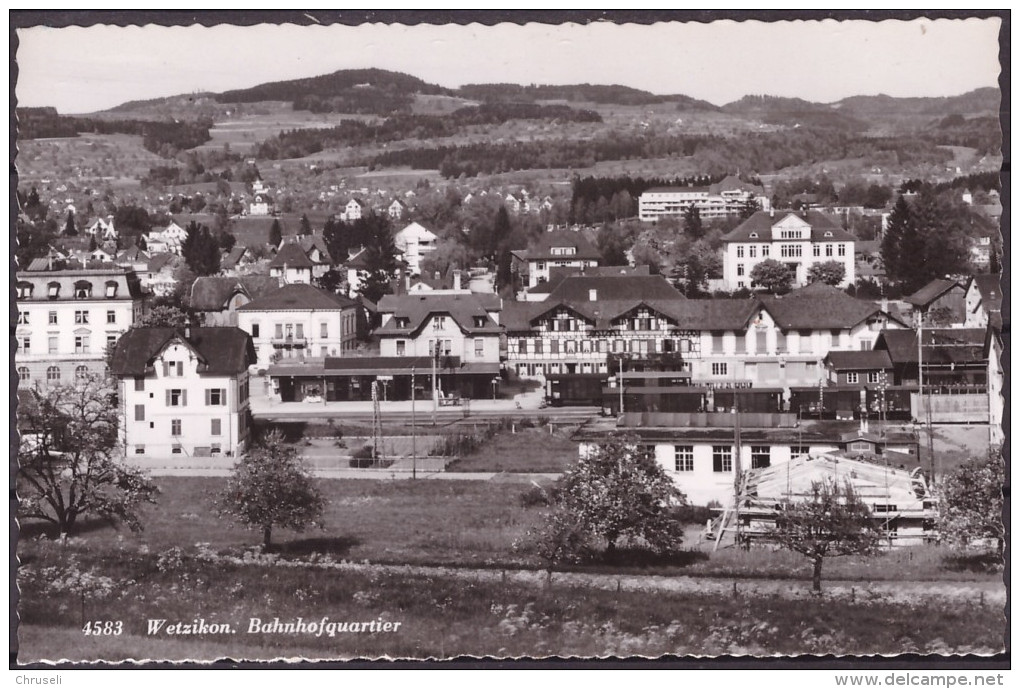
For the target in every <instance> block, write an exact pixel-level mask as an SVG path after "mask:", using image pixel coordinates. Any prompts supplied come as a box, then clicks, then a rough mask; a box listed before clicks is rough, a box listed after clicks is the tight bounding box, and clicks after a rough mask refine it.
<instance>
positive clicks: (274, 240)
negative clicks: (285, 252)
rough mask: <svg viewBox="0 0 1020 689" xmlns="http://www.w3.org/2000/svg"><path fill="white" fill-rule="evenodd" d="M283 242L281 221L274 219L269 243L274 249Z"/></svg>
mask: <svg viewBox="0 0 1020 689" xmlns="http://www.w3.org/2000/svg"><path fill="white" fill-rule="evenodd" d="M282 241H283V230H282V229H280V220H279V219H278V218H273V226H272V227H270V228H269V243H270V244H272V245H273V246H274V247H278V246H280V242H282Z"/></svg>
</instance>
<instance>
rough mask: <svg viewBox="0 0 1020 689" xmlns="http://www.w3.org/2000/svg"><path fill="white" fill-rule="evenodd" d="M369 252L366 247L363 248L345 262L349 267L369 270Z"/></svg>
mask: <svg viewBox="0 0 1020 689" xmlns="http://www.w3.org/2000/svg"><path fill="white" fill-rule="evenodd" d="M367 253H368V252H367V250H366V249H362V250H361V251H359V252H358V253H356V254H354V255H353V256H351V257H350V258H348V259H347V261H345V262H344V265H345V266H347V267H348V268H353V269H354V270H368V262H367V259H368V255H367Z"/></svg>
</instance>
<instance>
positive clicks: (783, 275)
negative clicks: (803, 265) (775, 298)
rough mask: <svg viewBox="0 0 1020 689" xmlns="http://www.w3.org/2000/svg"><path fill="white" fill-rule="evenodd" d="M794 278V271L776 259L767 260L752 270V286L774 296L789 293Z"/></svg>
mask: <svg viewBox="0 0 1020 689" xmlns="http://www.w3.org/2000/svg"><path fill="white" fill-rule="evenodd" d="M793 278H794V275H793V271H792V270H790V269H789V268H787V267H786V266H785V265H783V264H782V263H780V262H779V261H777V260H776V259H774V258H767V259H765V260H764V261H762V262H761V263H759V264H757V265H756V266H755V267H754V268H752V269H751V286H752V287H760V288H762V289H763V290H765V291H766V292H771V293H772V294H785V293H786V292H789V291H790V287H791V286H793Z"/></svg>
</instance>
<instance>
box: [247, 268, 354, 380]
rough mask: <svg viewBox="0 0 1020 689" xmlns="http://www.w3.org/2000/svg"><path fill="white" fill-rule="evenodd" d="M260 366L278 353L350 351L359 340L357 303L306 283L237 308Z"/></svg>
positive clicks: (292, 355) (336, 353) (287, 355)
mask: <svg viewBox="0 0 1020 689" xmlns="http://www.w3.org/2000/svg"><path fill="white" fill-rule="evenodd" d="M237 325H238V327H239V328H241V330H243V331H245V332H246V333H248V334H249V335H251V338H252V341H253V343H254V345H255V354H256V357H257V359H258V362H257V363H258V366H259V367H260V368H265V367H268V366H269V365H270V364H271V363H273V362H274V360H277V359H308V358H324V357H327V356H330V357H338V356H344V355H345V354H346V353H347V352H348V351H349V350H351V349H354V347H355V346H356V342H355V340H356V338H357V304H355V302H353V301H351V300H350V299H348V298H347V297H343V296H339V295H336V294H330V293H329V292H326V291H324V290H321V289H318V288H317V287H312V286H311V285H306V284H302V283H293V284H289V285H284V286H283V287H281V288H280V289H278V290H274V291H272V292H269V293H267V294H265V295H263V296H261V297H259V298H257V299H254V300H252V301H250V302H248V303H247V304H243V305H242V306H239V307H238V308H237Z"/></svg>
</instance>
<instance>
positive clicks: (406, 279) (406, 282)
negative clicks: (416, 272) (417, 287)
mask: <svg viewBox="0 0 1020 689" xmlns="http://www.w3.org/2000/svg"><path fill="white" fill-rule="evenodd" d="M410 291H411V274H410V273H404V292H406V293H410Z"/></svg>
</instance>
